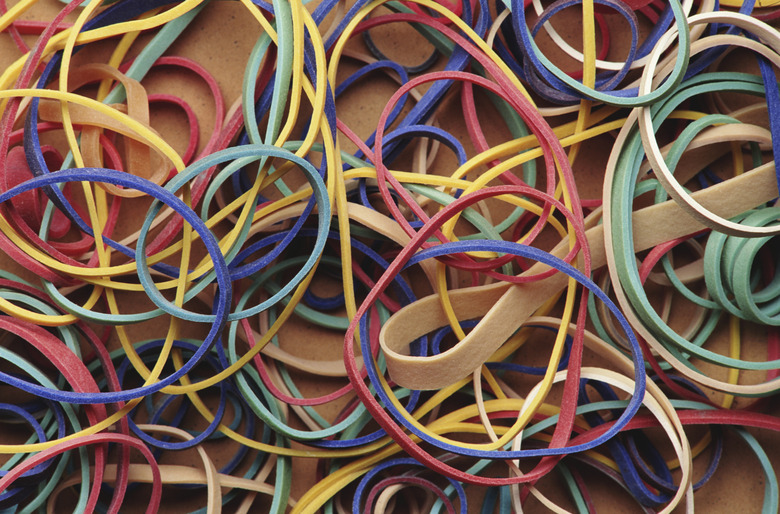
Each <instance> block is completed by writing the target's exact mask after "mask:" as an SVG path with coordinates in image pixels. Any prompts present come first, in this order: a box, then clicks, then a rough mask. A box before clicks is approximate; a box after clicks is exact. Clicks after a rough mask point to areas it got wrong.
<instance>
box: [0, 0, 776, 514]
mask: <svg viewBox="0 0 780 514" xmlns="http://www.w3.org/2000/svg"><path fill="white" fill-rule="evenodd" d="M14 4H15V2H13V1H11V2H9V6H10V5H14ZM312 4H313V3H312ZM60 7H61V4H60V3H58V2H56V1H55V0H42V1H40V2H39V3H38V5H36V6H35V8H34V9H33V10H31V11H30V12H29V13H27V14H25V18H32V19H50V18H51V16H52V13H55V12H56V11H57V10H58V9H59V8H60ZM570 11H572V12H567V13H565V18H566V19H565V21H564V22H561V23H560V25H559V26H558V29H559V30H560V31H562V32H563V34H564V35H565V37H566V39H567V40H568V41H569V42H570V43H571V44H573V45H575V46H579V45H580V43H578V38H579V37H580V35H579V33H578V31H577V30H576V28H577V24H576V20H577V13H576V12H574V11H573V10H570ZM72 18H73V17H72V16H71V19H72ZM612 23H614V24H615V25H616V30H618V31H619V30H620V27H619V25H620V22H619V21H613V22H612ZM325 25H327V22H326V23H325ZM644 30H647V27H644ZM258 33H259V31H258V28H257V25H256V23H255V22H254V20H252V19H251V17H249V16H247V15H246V12H245V9H244V7H242V6H241V5H240V4H239V3H238V2H229V1H221V0H214V1H212V2H211V3H210V4H209V5H208V6H207V7H206V8H205V9H204V11H203V12H202V13H201V14H200V15H199V16H198V17H197V19H196V20H195V21H194V22H193V24H192V25H191V26H190V28H189V29H188V31H187V32H186V33H185V34H184V36H183V37H181V38H180V39H179V40H178V41H177V42H176V43H175V44H174V45H173V47H172V48H171V50H170V52H169V53H171V54H174V55H182V56H187V57H190V58H192V59H194V60H196V61H197V62H198V63H200V64H201V65H202V66H204V67H205V68H206V69H208V70H209V71H210V72H211V73H212V74H213V75H214V76H215V77H216V78H217V81H218V82H219V86H220V89H221V91H222V95H223V98H224V99H225V101H226V104H227V105H228V106H230V105H234V104H235V103H236V102H237V101H239V98H240V92H241V77H242V75H243V70H244V66H245V64H246V60H247V56H248V54H249V52H250V50H251V48H252V45H253V44H254V42H255V40H256V37H257V35H258ZM372 36H373V37H374V38H375V41H376V42H377V45H378V46H379V47H380V48H381V49H382V50H383V51H385V52H386V53H387V54H388V56H389V57H391V58H393V59H397V60H398V61H400V62H402V63H404V64H414V63H418V62H420V61H422V60H424V59H425V58H426V57H427V55H428V54H429V53H430V51H431V47H430V45H429V44H428V43H427V42H426V41H425V40H424V39H423V38H422V37H421V36H419V35H418V34H417V33H416V32H415V31H414V30H413V29H412V28H410V27H408V26H402V25H390V26H387V27H381V28H377V29H375V30H373V31H372ZM356 40H357V41H355V42H354V43H353V44H354V47H355V48H360V47H362V42H361V41H360V40H359V38H356ZM146 41H148V37H147V36H142V37H141V38H139V40H138V41H137V42H136V44H135V45H134V46H133V49H132V50H131V52H130V54H131V55H132V54H133V53H134V52H137V51H138V49H139V48H141V47H142V45H143V44H145V42H146ZM539 44H540V45H542V47H543V48H545V49H546V51H548V52H549V53H548V55H549V56H550V57H551V58H552V59H554V60H556V62H559V63H561V65H562V66H563V67H564V68H566V67H567V66H569V67H570V68H569V69H574V65H573V62H571V61H570V60H568V58H566V57H565V56H563V55H562V54H561V53H560V51H558V50H557V49H556V48H554V47H553V46H552V45H551V44H550V42H549V39H547V38H546V37H545V36H540V37H539ZM107 48H108V47H107V46H106V45H90V47H89V49H88V50H87V51H85V52H82V53H80V54H78V56H77V57H76V60H77V61H78V62H105V61H106V60H107V58H108V53H107V52H108V50H107ZM624 48H625V47H624V46H623V45H622V44H621V40H620V37H619V36H616V37H614V38H613V50H612V51H611V52H610V55H611V57H612V58H615V59H617V58H620V56H621V55H622V52H624ZM18 57H19V53H18V51H17V50H16V49H15V47H14V46H13V44H12V42H11V40H10V38H9V36H8V35H7V34H0V70H4V69H5V68H6V66H8V65H9V64H10V63H11V62H12V61H14V60H15V59H17V58H18ZM351 66H352V65H351V64H350V62H349V61H348V60H345V61H344V65H343V66H342V68H341V70H340V77H341V78H343V77H345V76H347V75H348V74H349V73H350V72H351V71H352V70H353V69H354V68H353V67H351ZM438 66H439V67H440V66H441V62H440V63H439V64H438ZM144 85H145V86H146V87H147V89H148V91H149V92H166V91H175V92H176V94H178V95H180V96H181V97H182V98H184V99H185V100H187V101H188V102H190V104H191V105H192V107H193V108H194V109H195V110H196V112H197V113H198V116H199V120H200V134H201V146H202V145H203V144H204V141H206V140H207V139H208V136H209V134H210V132H211V130H212V126H213V119H214V112H213V106H212V105H211V103H210V101H209V100H208V92H207V90H206V88H205V86H204V84H203V82H202V81H200V80H199V79H197V78H196V77H194V76H190V74H187V73H178V72H176V73H173V72H168V71H155V72H153V73H152V74H151V75H150V76H149V78H148V79H145V80H144ZM394 90H395V85H394V84H393V83H392V82H391V81H389V80H387V79H383V78H378V77H372V78H369V79H367V80H366V81H365V82H362V83H361V84H360V85H359V87H356V88H353V90H350V91H349V92H348V93H346V94H345V95H344V96H343V97H341V98H340V99H339V101H338V104H337V107H338V112H339V116H340V118H341V119H342V120H343V121H345V123H347V124H348V125H349V126H350V127H351V128H352V129H353V130H354V131H355V132H356V133H357V134H358V135H360V136H363V137H365V136H368V135H369V134H370V133H371V131H372V130H373V129H374V128H375V126H376V122H377V119H378V116H379V113H380V111H381V109H382V107H383V106H384V104H385V102H386V101H387V99H388V98H389V96H390V95H391V94H392V93H393V91H394ZM483 100H484V99H483ZM480 109H481V112H483V113H485V114H484V116H485V119H484V120H483V123H484V126H485V128H486V129H488V133H487V138H488V141H489V142H491V144H497V143H499V142H501V141H505V140H506V139H507V138H508V137H509V135H508V133H506V132H505V131H502V127H501V126H500V124H499V123H490V122H489V121H485V120H488V119H489V117H490V116H491V115H494V114H492V113H491V107H490V106H489V105H488V103H487V102H486V101H485V102H483V103H482V104H480ZM439 119H440V123H441V124H442V126H444V127H445V128H447V129H448V130H450V131H451V132H452V133H454V134H455V135H456V136H458V138H459V140H461V141H462V142H463V143H464V144H465V145H466V147H467V150H469V151H472V150H473V149H472V148H470V147H469V144H468V135H467V133H466V129H465V127H464V125H463V123H462V119H461V117H460V114H459V111H458V102H457V101H455V102H450V103H449V104H448V105H447V110H446V111H445V112H443V114H442V115H441V116H440V118H439ZM152 126H153V127H154V128H155V129H156V130H158V131H159V132H160V134H161V135H162V136H163V137H164V138H165V139H166V140H167V141H169V142H170V143H171V144H172V145H173V146H174V148H176V149H177V150H179V151H181V150H182V149H183V148H184V146H185V144H186V140H185V139H184V137H185V135H186V133H187V131H186V126H185V120H184V117H183V116H182V115H181V113H179V112H177V111H176V110H174V109H160V110H155V111H153V113H152ZM601 142H603V143H604V144H588V145H586V146H585V147H584V148H583V150H582V152H583V155H582V156H581V157H580V158H579V159H578V161H577V163H576V165H575V168H574V171H575V176H576V178H577V181H578V185H579V187H580V192H581V194H582V195H583V197H584V198H595V197H598V196H599V195H600V191H601V180H602V178H601V177H602V174H603V171H602V170H603V167H604V164H605V163H606V159H607V155H608V153H609V150H610V144H609V139H608V138H606V137H605V138H602V139H600V140H599V143H601ZM52 143H54V144H59V145H61V144H62V141H57V140H56V138H55V139H53V140H52ZM343 148H344V149H345V150H347V151H350V150H352V146H351V144H349V143H347V142H345V144H344V145H343ZM407 160H408V159H407ZM401 162H402V163H403V162H404V161H403V159H402V161H401ZM454 165H455V161H454V158H453V157H452V155H451V154H449V153H448V152H446V151H442V152H440V157H438V158H437V160H436V161H435V165H434V169H433V170H429V171H430V172H433V173H441V174H444V173H448V172H450V171H452V170H453V169H454ZM141 205H142V202H139V211H138V212H143V209H142V208H141ZM134 221H137V220H131V219H128V220H123V223H124V224H126V226H127V227H126V229H125V230H127V231H130V230H131V228H132V227H134V226H135V224H134V223H133V222H134ZM0 266H2V267H3V268H5V269H10V270H12V271H14V272H17V273H19V274H20V275H22V276H26V277H28V278H30V279H34V278H35V277H31V276H30V273H29V272H27V271H26V270H23V269H19V266H17V265H16V263H14V262H13V261H11V260H10V259H8V258H7V257H6V256H4V255H0ZM315 287H318V288H321V289H322V290H331V291H332V290H334V288H335V289H338V287H339V284H338V283H337V282H335V281H333V282H329V281H327V280H322V281H321V282H319V283H317V284H315ZM126 302H127V303H126V305H127V306H128V308H139V309H140V308H141V307H143V305H141V303H144V304H145V302H143V300H141V299H139V298H138V297H136V296H128V298H127V299H126ZM153 329H154V323H148V324H142V325H139V326H137V327H133V328H132V329H131V333H134V334H139V335H142V334H144V333H146V332H151V331H152V330H153ZM190 329H191V330H193V331H197V330H200V329H198V328H197V327H190ZM724 332H725V330H724ZM756 332H757V333H755V334H751V337H750V339H752V340H751V341H748V342H746V345H745V352H746V353H745V356H746V357H747V358H749V357H750V355H751V354H755V355H761V351H762V347H761V344H760V339H761V336H762V334H761V333H760V331H756ZM721 340H722V341H721V342H723V341H724V340H725V336H724V337H723V338H721ZM280 341H281V346H282V348H284V349H285V350H287V351H289V352H290V353H293V354H296V355H301V356H306V357H308V358H311V359H322V360H337V359H339V358H340V357H341V346H342V343H343V335H342V334H340V333H337V332H328V331H325V330H322V329H318V328H316V327H314V326H312V325H311V324H309V323H307V322H305V321H303V320H300V319H297V318H294V321H293V322H291V323H288V324H287V325H286V326H285V328H284V329H283V331H282V333H281V334H280ZM114 343H116V341H114ZM723 344H725V343H723ZM528 357H529V358H534V356H533V355H529V356H528ZM588 361H593V362H598V356H595V355H587V356H586V362H588ZM297 378H298V379H299V380H300V387H301V390H302V392H303V394H304V395H314V394H322V393H323V392H327V391H331V390H334V389H335V388H337V387H339V386H341V385H343V383H344V380H338V379H332V380H321V379H319V378H318V379H317V380H312V379H311V377H307V376H306V375H304V374H301V375H300V376H298V377H297ZM754 379H757V378H755V377H752V378H751V377H749V376H748V377H746V378H745V380H754ZM343 403H344V402H334V403H333V404H329V405H327V406H325V407H322V408H318V411H319V412H320V413H321V414H323V415H324V416H325V417H326V418H329V419H332V418H334V417H335V416H336V415H337V414H338V411H339V409H340V408H341V407H342V406H343ZM763 411H764V412H766V413H768V414H771V415H774V416H778V415H780V409H779V408H778V406H777V403H776V402H775V401H773V400H772V399H770V400H769V401H768V402H767V403H766V404H765V405H764V407H763ZM292 417H293V418H294V416H292ZM749 432H751V433H752V434H753V435H755V436H756V437H757V439H758V441H759V442H760V443H761V446H762V447H763V448H764V449H765V450H766V451H767V452H768V454H769V458H770V460H771V462H772V463H773V467H774V468H775V469H776V470H780V435H778V434H774V433H771V432H769V431H766V430H749ZM704 433H705V431H704V429H691V430H690V438H691V441H692V442H693V443H695V442H696V441H697V440H698V438H699V437H702V436H703V434H704ZM659 439H661V440H662V439H663V438H662V436H660V435H659ZM224 444H225V443H220V444H212V443H208V444H207V445H206V448H207V451H208V452H209V454H210V455H211V456H212V458H214V460H215V464H216V465H217V466H219V463H220V454H221V452H223V451H224V450H226V449H227V448H226V447H225V446H224ZM666 450H668V451H670V448H666ZM670 453H671V452H670ZM165 462H166V463H173V462H177V463H186V464H189V465H193V466H199V465H200V464H199V460H198V456H197V454H196V453H195V452H194V451H187V452H182V453H181V454H180V455H173V456H170V455H167V454H166V457H165ZM706 464H707V457H706V456H703V457H700V458H698V459H696V467H695V469H696V470H697V473H701V472H702V471H703V469H704V468H705V467H706ZM315 467H316V463H315V462H314V461H312V460H306V459H299V458H296V459H293V475H294V480H293V483H292V496H293V497H294V498H299V497H300V496H301V495H302V494H303V493H304V492H305V491H307V490H308V489H309V488H310V487H311V486H312V485H313V483H314V480H315ZM697 476H698V475H697ZM585 478H586V481H587V482H588V485H589V486H590V487H591V488H592V492H593V495H594V502H595V506H596V508H597V511H598V512H605V513H617V512H634V511H636V506H635V504H632V503H631V501H630V499H629V497H628V496H627V495H626V493H625V492H623V491H621V490H620V489H619V488H618V487H616V486H615V485H614V484H611V483H608V482H607V481H605V480H601V479H598V480H591V479H590V478H589V477H588V476H586V477H585ZM764 482H765V481H764V478H763V477H762V476H761V471H760V467H759V466H758V463H757V461H756V457H755V456H754V455H753V454H752V453H751V452H750V450H749V449H748V448H747V447H746V445H745V444H744V443H743V442H742V441H741V440H739V439H738V438H737V437H736V436H735V435H734V433H733V432H732V431H730V430H727V431H726V444H725V447H724V457H723V461H722V463H721V465H720V467H719V469H718V471H717V472H716V474H715V476H714V477H713V478H712V480H710V482H709V483H708V484H707V485H706V486H705V487H703V488H702V489H701V490H700V491H699V492H697V493H696V507H697V510H698V511H699V512H707V513H730V512H739V513H742V512H745V513H747V512H758V511H759V509H760V506H761V502H762V496H763V486H764ZM538 487H539V488H540V490H542V491H543V492H545V493H546V494H548V495H549V496H550V497H551V498H553V499H555V500H556V501H560V504H561V505H562V506H564V507H567V508H572V507H573V505H572V504H571V502H570V500H569V499H568V498H567V497H566V495H565V493H564V492H563V491H564V489H563V487H562V485H561V483H560V482H559V478H556V477H553V476H551V477H548V478H545V479H544V480H542V481H541V482H540V483H539V484H538ZM142 490H143V489H142ZM468 490H469V495H470V496H471V497H472V498H473V500H474V501H472V502H471V503H470V512H479V503H480V500H479V499H480V498H481V497H482V496H483V495H484V490H483V489H481V488H478V487H473V486H472V487H469V489H468ZM167 494H168V493H167V492H166V497H165V499H164V504H163V505H164V511H166V512H187V511H189V510H192V509H195V508H198V507H202V506H203V505H204V501H205V496H204V495H203V494H201V493H197V494H191V493H188V492H186V491H182V492H181V494H179V495H178V496H175V497H174V496H173V495H171V496H170V497H169V496H167ZM65 501H66V502H67V499H65ZM129 502H130V503H128V505H127V507H126V509H123V510H124V511H125V512H140V511H141V509H142V507H143V506H144V497H143V494H139V495H135V496H134V497H133V498H130V499H129ZM265 502H266V500H264V499H261V500H258V502H257V504H256V511H257V512H262V511H263V509H264V508H265V505H267V503H265ZM677 511H678V512H683V511H684V509H683V508H682V507H680V508H678V509H677ZM526 512H529V513H535V512H547V509H546V508H545V507H544V506H542V505H541V504H540V503H539V502H538V501H537V500H535V499H530V500H529V501H528V504H527V508H526Z"/></svg>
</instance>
